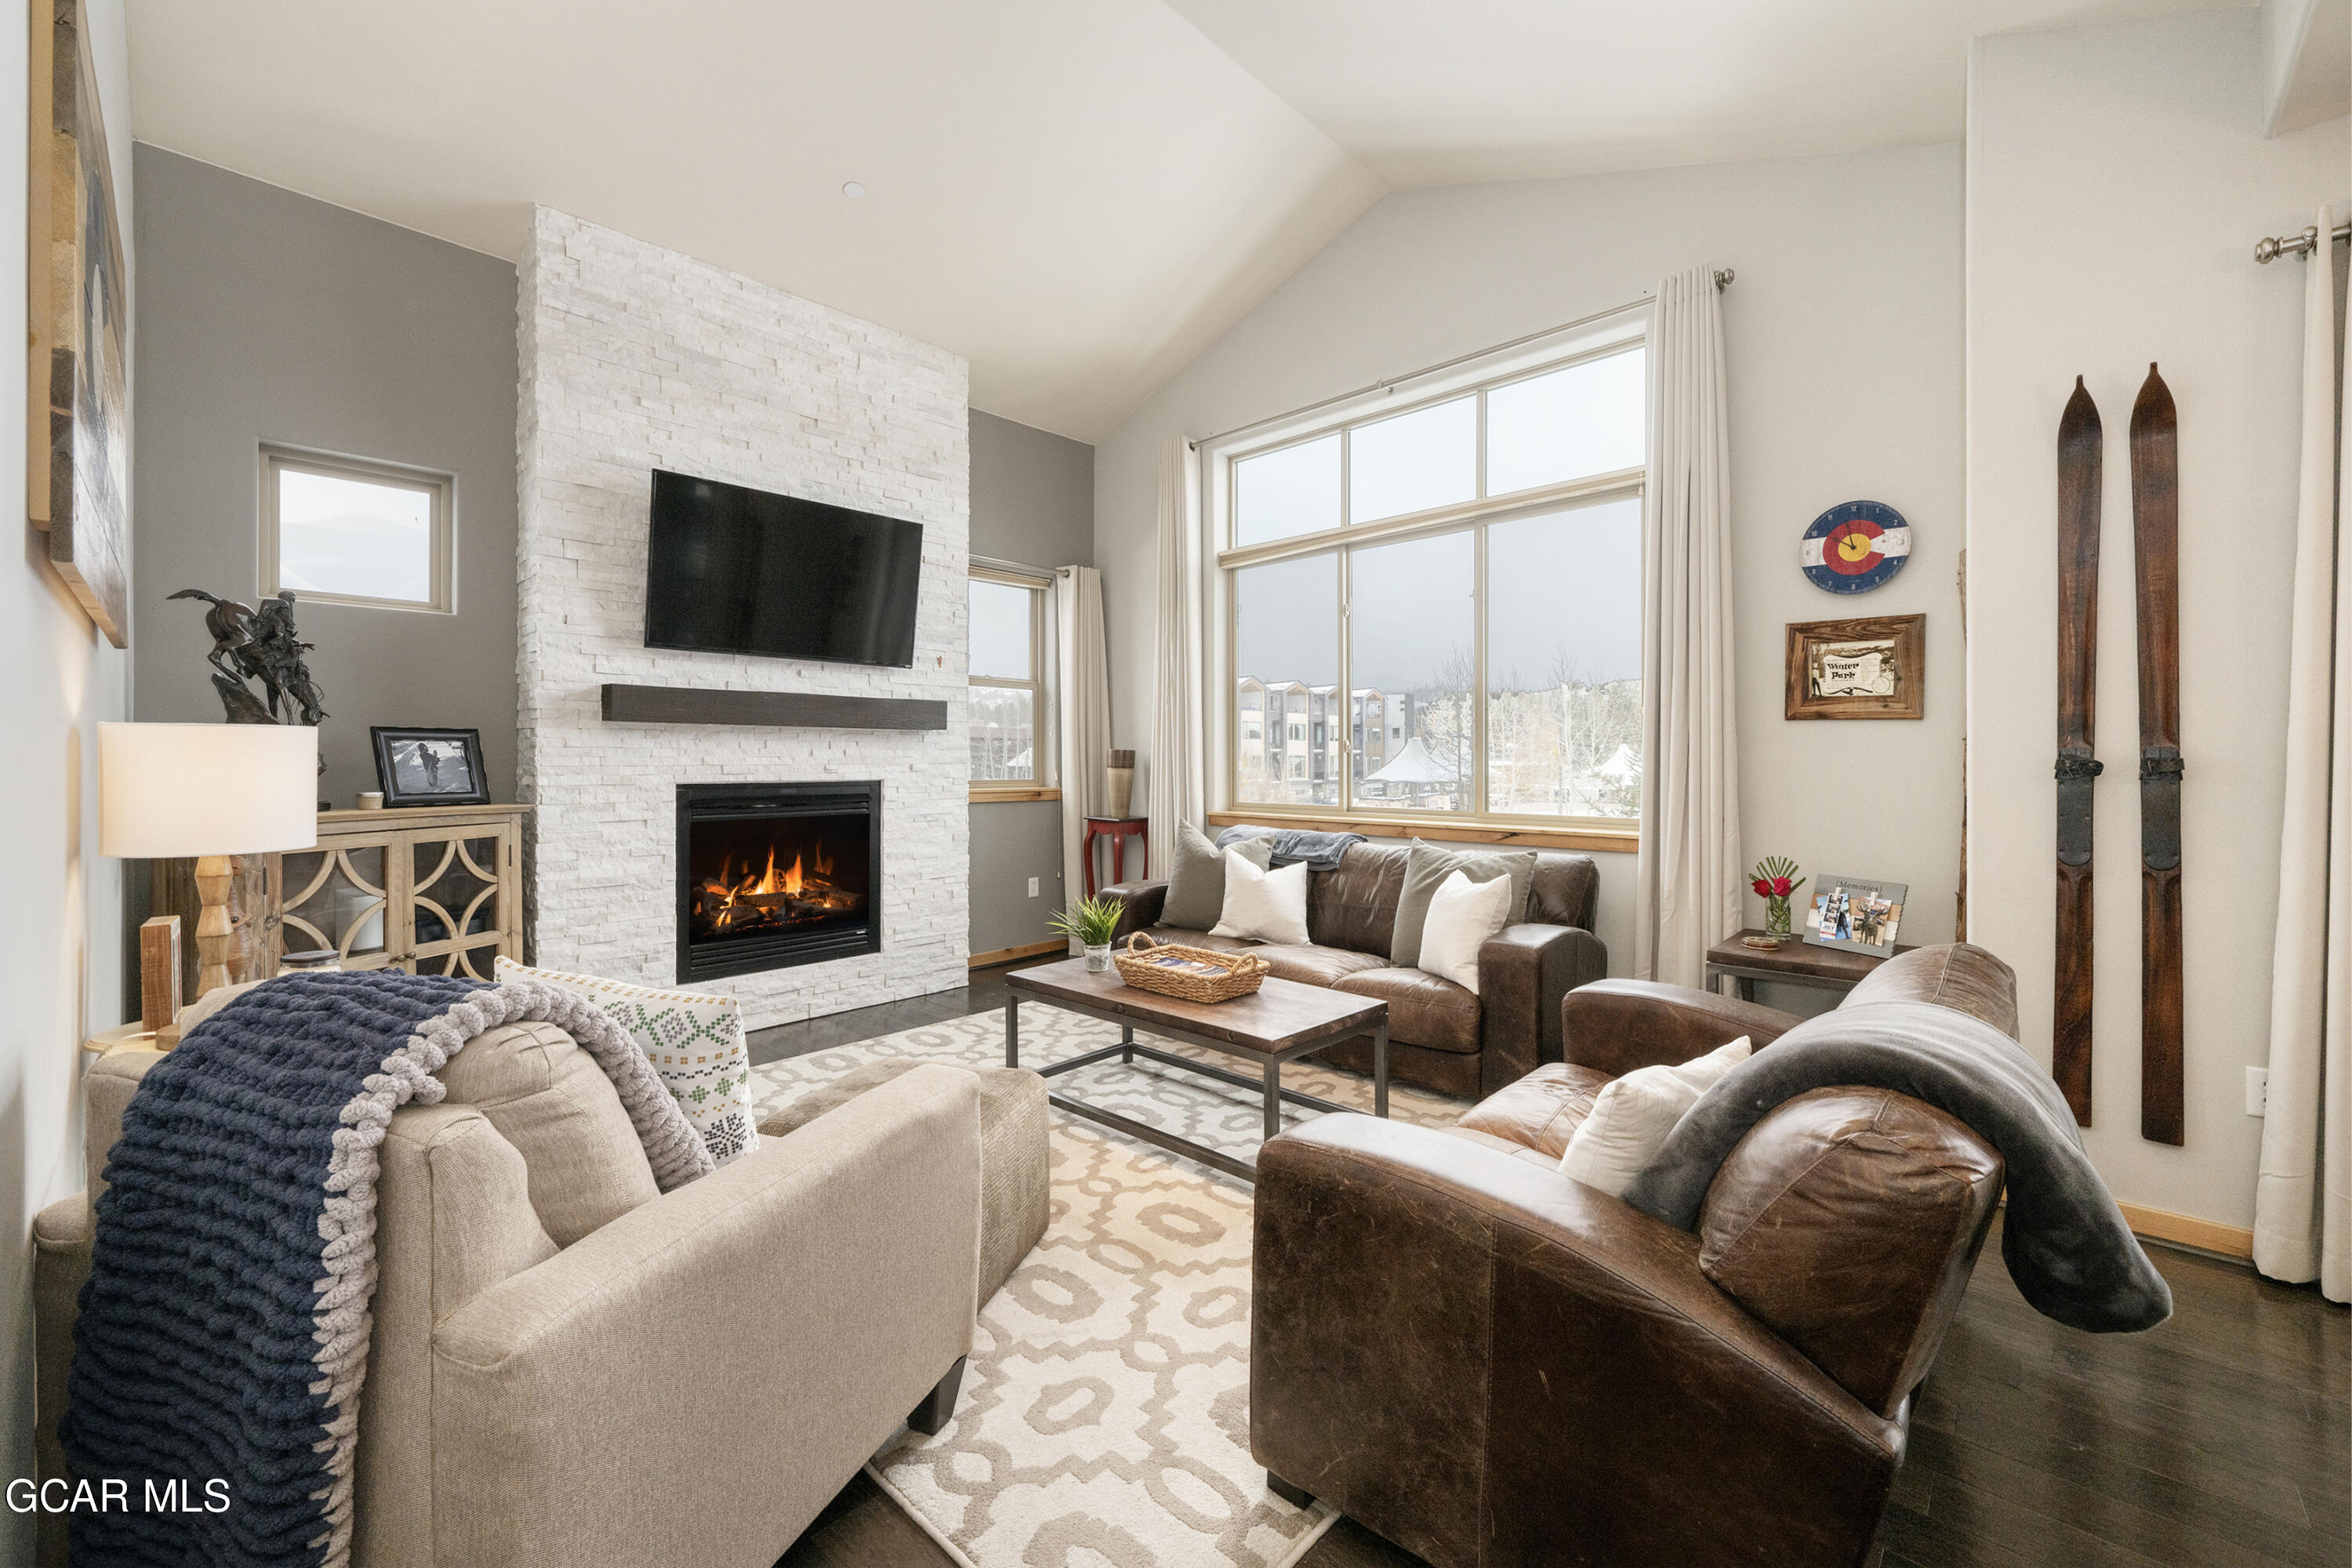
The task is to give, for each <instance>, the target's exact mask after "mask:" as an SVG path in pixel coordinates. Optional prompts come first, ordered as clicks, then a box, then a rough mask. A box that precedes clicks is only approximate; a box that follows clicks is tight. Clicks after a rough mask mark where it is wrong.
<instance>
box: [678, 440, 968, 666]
mask: <svg viewBox="0 0 2352 1568" xmlns="http://www.w3.org/2000/svg"><path fill="white" fill-rule="evenodd" d="M922 570H923V525H922V524H921V523H919V522H908V521H905V520H904V519H902V518H895V517H883V516H880V515H878V514H877V513H874V512H870V511H853V510H850V509H849V508H847V507H841V506H830V505H827V504H826V503H825V502H824V501H815V500H802V499H801V498H799V497H797V496H786V495H778V494H776V493H774V492H773V491H771V490H755V489H748V488H746V487H745V486H742V485H730V484H723V483H721V482H720V481H719V480H717V479H696V478H694V477H692V476H691V475H688V474H673V473H669V472H667V471H665V470H663V469H660V468H656V469H655V470H654V495H653V528H652V532H651V538H650V541H649V542H648V545H647V548H646V647H667V648H684V649H688V650H691V651H694V652H698V653H748V654H757V655H760V656H761V657H762V658H805V659H822V660H827V661H831V662H835V663H840V664H887V665H899V666H906V665H911V664H912V663H914V661H915V598H916V592H917V589H918V587H919V584H920V582H921V578H922Z"/></svg>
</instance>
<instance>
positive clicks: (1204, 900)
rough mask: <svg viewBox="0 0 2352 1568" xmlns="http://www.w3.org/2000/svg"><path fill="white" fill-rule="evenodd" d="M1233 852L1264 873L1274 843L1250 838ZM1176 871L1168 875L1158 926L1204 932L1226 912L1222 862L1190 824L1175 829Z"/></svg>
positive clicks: (1216, 852)
mask: <svg viewBox="0 0 2352 1568" xmlns="http://www.w3.org/2000/svg"><path fill="white" fill-rule="evenodd" d="M1234 848H1236V849H1238V850H1240V851H1241V852H1242V855H1243V857H1244V858H1245V859H1247V860H1248V861H1249V863H1250V864H1251V865H1253V866H1255V867H1256V868H1258V869H1259V870H1261V871H1263V870H1265V868H1266V865H1267V862H1269V861H1270V860H1272V859H1273V858H1274V840H1273V839H1271V838H1252V839H1248V840H1246V841H1244V842H1242V843H1239V844H1236V845H1234ZM1175 862H1176V863H1175V868H1174V869H1172V870H1171V871H1170V872H1169V874H1168V901H1167V903H1166V904H1165V905H1163V906H1162V907H1161V909H1160V924H1161V925H1170V926H1178V927H1181V928H1182V929H1183V930H1185V931H1207V930H1209V929H1210V928H1212V927H1213V926H1214V925H1215V924H1216V923H1217V917H1218V916H1219V915H1221V914H1223V913H1224V910H1225V858H1224V855H1223V851H1221V850H1219V849H1218V847H1216V846H1215V845H1214V844H1212V843H1211V842H1209V837H1208V835H1207V834H1205V833H1202V831H1201V830H1200V829H1199V828H1197V827H1195V826H1192V824H1191V823H1189V822H1179V823H1178V824H1177V825H1176V856H1175Z"/></svg>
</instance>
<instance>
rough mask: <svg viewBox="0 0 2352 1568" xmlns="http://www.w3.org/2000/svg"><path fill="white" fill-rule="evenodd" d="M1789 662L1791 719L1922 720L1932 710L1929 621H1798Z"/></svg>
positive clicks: (1917, 618)
mask: <svg viewBox="0 0 2352 1568" xmlns="http://www.w3.org/2000/svg"><path fill="white" fill-rule="evenodd" d="M1787 657H1788V667H1789V668H1788V703H1787V716H1788V717H1789V718H1791V719H1916V718H1919V717H1921V716H1922V715H1924V714H1925V713H1926V711H1927V616H1868V617H1865V618H1864V619H1861V620H1852V621H1797V622H1793V623H1791V624H1790V627H1789V646H1788V656H1787Z"/></svg>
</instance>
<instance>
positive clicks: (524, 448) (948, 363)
mask: <svg viewBox="0 0 2352 1568" xmlns="http://www.w3.org/2000/svg"><path fill="white" fill-rule="evenodd" d="M518 282H519V301H518V303H519V311H520V340H519V342H520V347H519V353H518V358H519V361H520V397H519V400H520V412H519V424H520V437H519V441H518V447H519V450H520V456H519V458H518V462H517V468H518V473H519V479H520V487H519V488H520V528H519V530H518V537H517V554H518V570H519V573H520V593H519V595H518V597H519V600H520V611H521V624H520V628H519V634H518V639H517V640H518V644H519V647H520V669H519V670H518V672H517V674H518V678H519V679H518V686H519V689H520V711H519V713H518V715H517V724H516V730H517V736H516V739H517V742H518V748H517V749H518V752H519V755H520V764H519V767H518V769H517V773H518V782H519V783H520V786H521V791H522V796H523V798H524V799H525V800H528V801H530V802H532V803H534V805H536V806H537V808H538V809H537V810H536V811H535V812H534V813H533V815H532V817H531V826H530V832H531V835H532V841H533V847H534V850H535V853H534V855H533V857H532V859H531V862H530V867H531V869H530V877H531V893H532V902H533V908H534V911H535V914H536V917H537V919H536V924H535V926H534V928H533V935H534V938H535V941H536V944H537V945H536V949H535V951H536V952H537V953H538V956H539V959H540V961H541V963H547V964H549V965H551V966H552V967H554V968H558V969H572V970H580V971H583V972H585V973H590V974H601V975H604V976H607V977H609V978H612V979H615V980H626V981H634V982H636V983H638V984H647V985H654V986H667V985H673V984H677V876H676V866H677V816H676V812H677V785H678V784H703V783H712V784H716V783H730V782H738V781H741V782H753V781H756V782H763V783H764V782H789V781H799V780H829V779H841V780H864V779H878V780H880V781H881V784H882V823H883V857H882V861H883V865H882V886H881V888H880V889H877V899H878V900H879V902H880V906H881V918H882V951H881V952H878V953H868V954H866V955H863V956H861V957H857V958H845V959H835V960H833V961H831V962H828V963H807V964H802V965H799V966H797V967H795V968H791V969H771V970H766V971H762V972H761V973H754V974H739V975H734V976H730V977H729V978H726V979H721V980H713V981H709V982H697V985H698V989H702V990H708V991H719V992H725V993H728V994H733V995H736V996H739V997H740V998H742V1002H743V1022H744V1024H745V1026H747V1027H750V1028H754V1029H757V1028H765V1027H767V1026H770V1025H773V1024H785V1023H792V1022H794V1021H796V1020H798V1019H802V1018H805V1017H808V1016H810V1015H812V1014H814V1013H831V1012H837V1011H839V1010H841V1009H844V1008H848V1007H863V1006H868V1005H873V1004H875V1003H879V1002H888V1001H895V1000H897V999H898V998H899V997H902V996H916V995H920V994H923V993H925V992H929V991H943V990H947V989H949V988H950V987H953V986H958V985H961V984H963V981H964V972H965V958H966V956H967V952H968V950H967V946H966V943H967V941H968V937H969V931H968V925H967V918H966V901H967V898H968V894H969V888H968V875H969V873H968V868H967V866H968V856H969V850H970V845H971V826H970V816H969V813H970V805H969V788H970V779H971V752H970V749H969V747H968V745H967V743H966V741H965V738H964V733H963V730H964V725H965V722H966V720H967V717H968V715H967V712H966V699H965V693H966V687H965V684H964V646H965V619H966V616H967V613H968V612H967V598H966V593H965V579H966V570H965V566H966V559H967V550H966V541H967V537H968V534H969V531H970V517H971V509H970V499H969V498H970V493H971V444H970V437H969V421H968V410H967V406H966V396H965V394H966V388H967V381H966V372H965V366H964V362H963V360H962V358H961V356H959V355H956V354H951V353H948V352H947V351H946V350H945V349H939V348H933V347H932V346H930V345H929V344H928V343H922V342H916V341H915V340H914V339H912V338H909V337H907V336H905V335H903V334H901V333H898V332H894V331H889V330H887V328H883V327H877V326H876V325H874V324H873V323H872V322H870V321H859V320H858V319H857V318H856V317H854V316H848V315H845V314H843V313H842V312H841V311H839V310H829V309H827V308H826V307H824V306H823V305H818V304H814V303H813V302H811V301H809V300H803V299H800V298H798V297H797V296H795V295H792V294H787V293H785V292H783V291H782V289H771V288H769V287H768V286H767V285H766V284H764V283H757V282H754V281H752V280H751V279H749V278H745V277H742V276H740V274H737V273H732V272H729V271H726V270H724V269H723V268H718V267H713V266H711V265H710V264H709V263H708V262H704V261H697V260H696V259H694V258H692V257H690V256H682V255H680V254H678V253H677V251H674V250H664V249H662V248H661V247H658V246H654V245H648V244H646V243H645V242H644V241H642V240H637V239H632V238H630V237H628V236H626V235H624V234H618V233H615V232H614V231H613V230H611V229H608V228H602V227H599V226H596V225H594V224H592V223H584V222H582V221H581V220H580V219H578V218H573V217H570V216H565V215H564V214H562V213H559V212H554V211H551V210H550V209H548V208H546V207H541V208H539V209H537V211H536V212H535V213H534V214H533V216H532V220H531V230H530V242H529V244H528V246H527V247H526V248H525V250H524V253H523V258H522V263H521V266H520V276H519V279H518ZM655 468H668V469H671V470H673V471H676V472H679V473H688V474H697V475H702V476H705V477H708V478H710V479H723V480H726V481H728V482H729V483H732V484H742V485H751V486H752V487H754V488H757V489H770V490H780V491H782V492H784V493H785V494H788V495H797V496H807V497H810V498H812V499H814V500H822V501H827V502H831V503H833V504H835V505H837V506H846V507H854V508H857V509H860V510H868V511H878V512H883V513H886V514H887V515H889V516H892V517H901V518H908V519H911V520H912V521H917V522H919V523H921V524H922V525H923V564H922V584H921V589H920V601H919V606H918V611H917V616H916V623H915V652H914V661H913V664H912V666H911V668H906V669H889V668H875V667H866V666H860V665H849V664H811V663H803V662H799V661H795V660H788V659H778V658H750V657H746V656H742V655H736V654H716V653H680V652H677V651H675V650H670V649H662V648H649V647H646V646H645V616H646V487H647V485H648V483H649V482H650V481H649V475H650V474H651V471H652V470H653V469H655ZM606 681H621V682H635V683H643V684H647V685H657V686H659V685H669V686H706V687H732V688H740V689H752V690H764V691H814V692H824V693H828V694H834V695H850V696H871V697H898V698H921V699H932V700H944V701H945V702H946V703H947V704H948V727H947V729H945V730H944V731H882V730H820V729H808V728H799V727H793V728H783V729H768V728H760V727H752V726H738V725H716V724H651V725H630V724H608V723H606V722H604V718H603V710H602V703H601V693H602V688H603V686H604V683H605V682H606Z"/></svg>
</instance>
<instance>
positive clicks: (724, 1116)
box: [494, 954, 760, 1165]
mask: <svg viewBox="0 0 2352 1568" xmlns="http://www.w3.org/2000/svg"><path fill="white" fill-rule="evenodd" d="M494 973H496V974H497V976H498V978H499V979H500V980H536V981H539V982H541V983H542V984H548V985H554V986H560V987H562V989H564V990H566V991H571V992H575V993H577V994H580V995H582V996H585V997H587V998H588V999H589V1000H590V1001H592V1002H594V1003H595V1004H596V1005H598V1006H600V1007H602V1008H604V1011H605V1012H606V1013H608V1014H610V1015H611V1016H612V1018H613V1021H614V1023H616V1024H618V1025H620V1026H621V1028H622V1030H623V1031H624V1032H625V1033H626V1034H627V1035H628V1037H630V1038H631V1039H633V1040H635V1041H636V1042H637V1047H638V1048H639V1049H641V1050H643V1051H644V1052H645V1053H646V1060H647V1061H650V1062H651V1063H653V1066H654V1075H655V1076H656V1078H658V1079H661V1081H662V1087H663V1088H665V1089H668V1090H669V1091H670V1094H671V1095H672V1096H673V1097H675V1098H676V1100H677V1106H678V1109H679V1110H683V1111H685V1112H686V1119H687V1121H689V1122H691V1123H692V1124H693V1126H694V1130H695V1131H696V1132H698V1133H699V1134H700V1135H701V1137H702V1142H703V1144H704V1146H705V1147H707V1148H708V1149H709V1151H710V1157H711V1158H712V1159H714V1160H716V1161H718V1162H719V1163H720V1164H722V1165H723V1164H725V1163H727V1162H728V1161H730V1160H732V1159H734V1158H736V1157H737V1156H738V1155H741V1154H748V1153H750V1152H751V1151H752V1150H754V1149H756V1148H758V1147H759V1145H760V1132H759V1128H758V1126H757V1125H756V1124H755V1123H754V1122H753V1121H752V1120H751V1047H749V1046H748V1045H746V1044H745V1043H744V1040H743V1010H742V1005H741V1004H740V1003H739V1002H737V1001H736V999H735V998H734V997H732V996H709V995H704V994H700V993H698V992H693V991H655V990H651V989H648V988H647V987H646V986H643V985H624V984H621V983H620V982H619V981H617V980H600V979H598V978H597V977H596V976H594V975H593V974H564V973H559V972H558V971H556V970H552V969H530V968H527V967H525V966H524V965H522V964H520V963H516V962H515V961H514V960H513V959H511V958H508V957H506V956H504V955H503V954H501V955H500V956H499V961H498V964H497V966H496V969H495V971H494Z"/></svg>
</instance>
